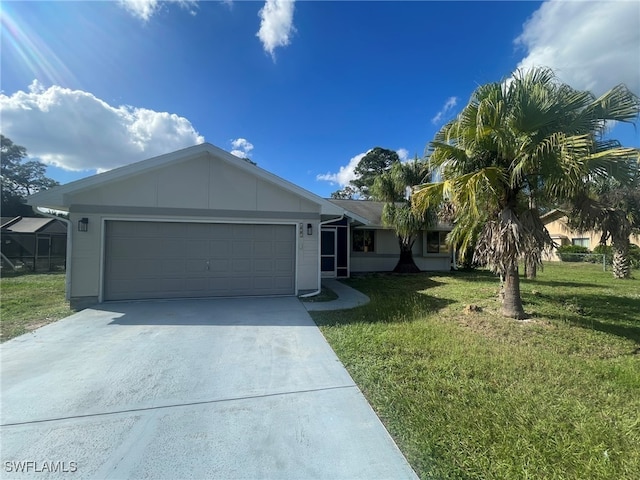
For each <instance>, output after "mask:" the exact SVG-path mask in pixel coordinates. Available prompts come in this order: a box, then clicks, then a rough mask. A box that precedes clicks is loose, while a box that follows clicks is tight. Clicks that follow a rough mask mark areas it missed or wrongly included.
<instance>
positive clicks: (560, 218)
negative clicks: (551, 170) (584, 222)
mask: <svg viewBox="0 0 640 480" xmlns="http://www.w3.org/2000/svg"><path fill="white" fill-rule="evenodd" d="M542 221H543V222H544V224H545V226H546V227H547V231H548V232H549V235H551V238H552V239H553V241H554V242H556V244H558V246H564V245H580V246H583V247H587V248H588V249H589V250H593V249H594V248H595V247H597V246H598V245H599V244H600V237H601V236H602V234H601V233H600V232H594V231H587V232H580V231H577V230H572V229H570V228H569V227H568V226H567V215H566V213H564V212H562V211H561V210H557V209H556V210H552V211H550V212H549V213H547V214H546V215H543V216H542ZM629 240H630V242H631V243H634V244H636V245H638V246H640V236H638V235H632V236H631V237H630V239H629ZM610 243H611V242H608V244H610ZM547 259H548V260H560V259H559V258H558V256H557V255H556V254H555V249H554V250H553V252H552V253H551V255H550V256H549V257H548V258H547Z"/></svg>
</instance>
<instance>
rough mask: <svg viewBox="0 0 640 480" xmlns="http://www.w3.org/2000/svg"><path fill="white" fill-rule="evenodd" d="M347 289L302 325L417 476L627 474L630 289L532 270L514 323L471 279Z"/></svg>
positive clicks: (484, 286)
mask: <svg viewBox="0 0 640 480" xmlns="http://www.w3.org/2000/svg"><path fill="white" fill-rule="evenodd" d="M636 275H637V272H636ZM348 283H349V284H350V285H351V286H353V287H355V288H357V289H358V290H361V291H362V292H364V293H366V294H367V295H369V296H370V298H371V303H370V304H368V305H366V306H363V307H360V308H357V309H354V310H346V311H338V312H313V313H312V315H313V318H314V319H315V320H316V322H317V323H318V324H319V325H320V327H321V329H322V331H323V333H324V335H325V337H326V338H327V340H328V341H329V343H330V344H331V346H332V347H333V348H334V350H335V351H336V353H337V354H338V356H339V357H340V359H341V360H342V362H343V363H344V364H345V366H346V367H347V369H348V370H349V372H350V373H351V375H352V376H353V378H354V380H355V381H356V383H357V384H358V385H359V386H360V388H361V389H362V391H363V392H364V394H365V395H366V397H367V398H368V400H369V402H370V403H371V404H372V406H373V408H374V409H375V410H376V411H377V413H378V414H379V415H380V417H381V419H382V420H383V422H384V423H385V425H386V426H387V429H388V430H389V432H390V433H391V435H392V436H393V437H394V438H395V440H396V442H397V443H398V446H399V447H400V449H401V450H402V451H403V453H404V454H405V455H406V457H407V459H408V460H409V462H410V463H411V465H412V466H413V468H414V469H415V470H416V472H417V473H418V475H419V476H420V477H421V478H461V479H528V478H531V479H539V478H544V479H630V480H631V479H637V478H640V477H639V476H638V472H640V348H639V346H640V280H638V279H631V280H614V279H613V278H612V276H611V273H610V272H602V270H601V268H600V267H599V266H597V265H590V264H566V263H565V264H550V265H546V266H545V269H544V271H543V272H541V273H540V274H539V275H538V278H537V279H536V280H523V281H522V285H521V289H522V296H523V299H524V302H525V311H526V312H527V313H529V314H531V315H532V318H531V319H529V320H527V321H516V320H509V319H505V318H502V317H501V316H500V315H499V314H498V311H499V307H500V306H499V303H498V301H497V289H498V283H497V280H496V279H495V277H493V276H492V275H491V274H489V273H487V272H483V271H476V272H456V273H452V274H440V273H437V274H436V273H432V274H419V275H415V276H393V275H371V276H366V277H361V278H355V279H352V280H351V281H349V282H348ZM468 304H474V305H477V306H478V307H479V308H480V311H477V312H471V311H466V312H465V306H466V305H468Z"/></svg>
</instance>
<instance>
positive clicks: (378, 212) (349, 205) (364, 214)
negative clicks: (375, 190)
mask: <svg viewBox="0 0 640 480" xmlns="http://www.w3.org/2000/svg"><path fill="white" fill-rule="evenodd" d="M329 201H330V202H331V203H335V204H336V205H338V206H339V207H341V208H344V209H345V210H346V211H347V216H348V215H349V212H352V213H354V214H355V215H357V216H358V217H361V218H364V219H366V220H367V221H368V222H369V223H368V225H367V226H369V227H376V228H389V227H385V226H384V225H383V224H382V209H383V208H384V204H385V202H375V201H373V200H337V199H333V198H331V199H329ZM451 227H452V225H449V224H447V223H440V222H438V224H437V225H435V226H433V227H431V228H430V229H429V230H446V231H449V230H451Z"/></svg>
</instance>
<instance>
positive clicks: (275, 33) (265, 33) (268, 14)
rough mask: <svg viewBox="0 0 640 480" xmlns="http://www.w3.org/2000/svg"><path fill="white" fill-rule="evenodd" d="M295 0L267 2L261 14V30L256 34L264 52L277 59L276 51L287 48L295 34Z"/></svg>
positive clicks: (269, 0)
mask: <svg viewBox="0 0 640 480" xmlns="http://www.w3.org/2000/svg"><path fill="white" fill-rule="evenodd" d="M294 5H295V1H294V0H267V1H266V2H265V4H264V7H262V9H261V10H260V12H259V14H258V15H259V16H260V30H258V33H257V34H256V35H257V36H258V38H259V39H260V41H261V42H262V46H263V48H264V51H265V52H267V53H269V55H271V57H272V58H274V59H275V49H276V48H277V47H286V46H287V45H289V43H290V42H291V35H292V34H293V33H294V32H295V28H294V26H293V10H294Z"/></svg>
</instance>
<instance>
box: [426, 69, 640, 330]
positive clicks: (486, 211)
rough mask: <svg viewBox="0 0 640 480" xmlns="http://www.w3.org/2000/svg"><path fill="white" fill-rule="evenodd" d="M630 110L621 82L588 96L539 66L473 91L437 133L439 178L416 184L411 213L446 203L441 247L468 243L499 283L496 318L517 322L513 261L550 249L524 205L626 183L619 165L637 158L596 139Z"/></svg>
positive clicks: (635, 109) (634, 104)
mask: <svg viewBox="0 0 640 480" xmlns="http://www.w3.org/2000/svg"><path fill="white" fill-rule="evenodd" d="M639 112H640V102H639V99H638V97H637V96H635V95H634V94H633V93H631V92H630V91H629V90H628V89H627V88H626V87H624V86H623V85H619V86H617V87H615V88H613V89H612V90H610V91H608V92H607V93H605V94H604V95H603V96H601V97H600V98H596V97H595V96H594V95H593V94H591V93H590V92H587V91H578V90H574V89H573V88H571V87H569V86H568V85H566V84H563V83H561V82H560V81H559V80H558V79H557V78H556V77H555V75H554V73H553V72H552V71H551V70H549V69H546V68H538V69H532V70H530V71H527V72H522V71H519V72H516V73H515V74H514V75H512V77H511V78H510V79H509V80H508V81H506V82H500V83H490V84H487V85H483V86H480V87H479V88H478V89H476V91H475V92H474V93H473V95H472V97H471V100H470V101H469V104H468V105H467V106H466V107H465V108H464V109H463V110H462V112H461V113H460V114H459V115H458V117H457V118H456V119H454V120H452V121H451V122H449V123H448V124H447V125H445V126H444V127H443V128H442V129H441V130H440V131H439V132H438V133H437V134H436V137H435V139H434V141H433V142H431V144H430V147H431V156H430V161H431V165H432V167H434V168H439V169H440V170H441V172H442V178H443V180H442V181H441V182H438V183H433V184H425V185H423V186H421V187H420V188H419V190H418V191H417V192H416V193H415V194H414V207H415V208H417V209H418V210H422V209H425V208H428V207H430V206H432V205H437V204H438V203H440V202H441V201H442V200H443V199H447V200H448V201H450V202H451V203H453V204H454V205H455V208H456V211H457V213H458V219H457V221H456V224H455V225H454V229H453V231H452V232H451V234H450V241H451V242H452V243H454V244H456V245H458V246H459V249H460V251H462V252H464V251H465V250H466V247H467V246H469V245H472V241H473V240H474V239H475V240H476V243H475V247H474V258H475V259H476V261H478V262H479V263H483V264H486V265H487V266H488V267H489V268H490V269H491V270H492V271H493V272H495V273H498V274H500V276H501V279H502V281H503V283H502V292H503V297H502V298H503V300H502V313H503V315H505V316H508V317H511V318H518V319H521V318H525V313H524V309H523V306H522V299H521V297H520V280H519V275H518V262H519V261H521V260H524V259H525V258H526V259H527V261H528V262H529V263H530V264H537V265H541V264H542V253H543V251H544V250H545V249H546V248H548V247H550V246H551V245H552V240H551V238H550V236H549V234H548V232H547V231H546V228H545V227H544V225H543V223H542V221H541V220H540V212H539V211H538V208H537V207H536V205H535V203H533V204H532V203H530V202H529V201H528V198H529V197H530V196H531V195H532V194H535V196H537V197H538V196H541V197H544V198H546V199H549V200H552V201H556V202H558V203H560V202H561V201H562V200H564V199H566V198H570V197H571V196H573V195H574V194H575V191H576V189H578V188H579V186H580V185H581V183H582V182H583V179H584V178H585V176H586V175H591V176H592V177H599V176H607V175H614V176H615V177H617V178H619V179H621V180H626V179H627V176H628V168H627V167H628V161H629V160H630V159H634V161H637V160H636V159H637V157H638V151H637V150H636V149H632V148H624V147H621V146H620V145H619V144H618V143H616V142H611V141H608V140H605V139H604V138H603V135H604V133H605V128H606V124H607V122H608V121H619V122H632V121H634V120H635V119H636V117H637V116H638V113H639ZM474 237H476V238H474Z"/></svg>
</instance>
